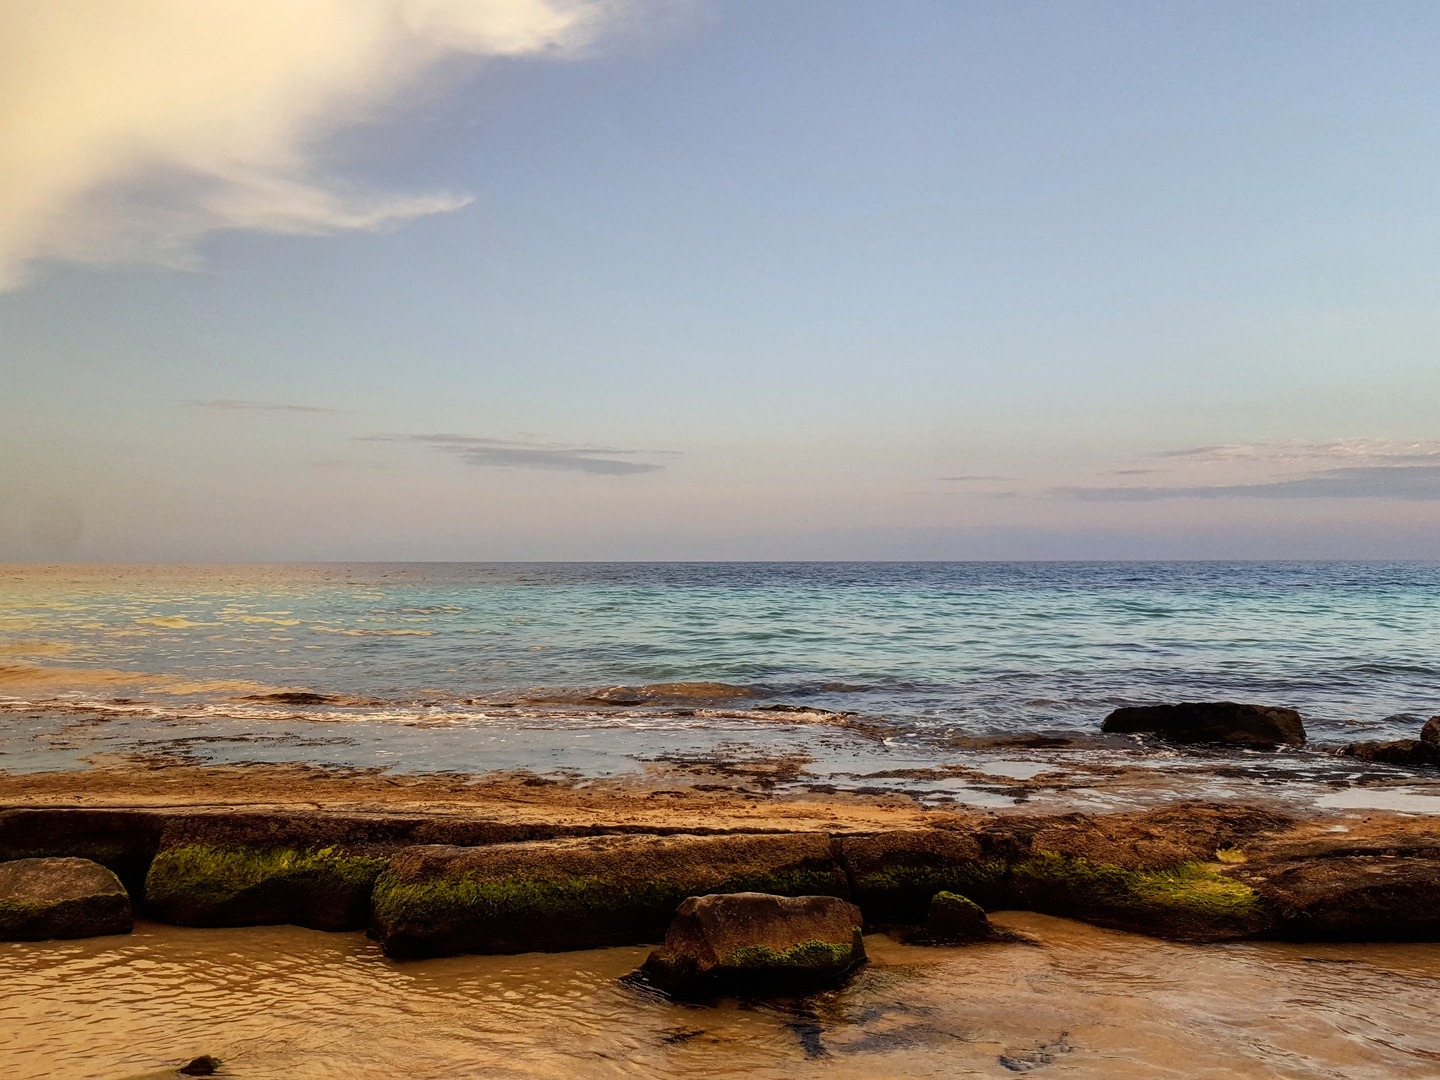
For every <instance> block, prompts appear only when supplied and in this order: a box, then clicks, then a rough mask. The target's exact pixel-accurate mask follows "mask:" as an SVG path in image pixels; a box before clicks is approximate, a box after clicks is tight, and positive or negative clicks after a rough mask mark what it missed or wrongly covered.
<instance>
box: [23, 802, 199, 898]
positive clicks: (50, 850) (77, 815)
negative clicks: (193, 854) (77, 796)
mask: <svg viewBox="0 0 1440 1080" xmlns="http://www.w3.org/2000/svg"><path fill="white" fill-rule="evenodd" d="M166 813H167V812H166V811H158V810H111V809H102V810H88V809H77V808H71V807H56V806H47V807H44V808H32V809H14V810H0V860H7V859H45V858H65V857H69V858H77V859H89V860H91V861H92V862H97V863H99V864H100V865H102V866H105V867H108V868H109V869H111V870H113V871H115V874H116V875H117V876H118V877H119V878H120V880H121V881H122V882H124V883H125V888H126V890H127V891H128V892H129V893H130V895H131V896H132V897H134V898H135V900H137V901H138V900H139V899H140V896H141V894H142V893H143V892H144V889H145V872H146V871H147V870H148V869H149V867H150V860H151V859H152V858H153V857H154V855H155V851H156V849H157V848H158V847H159V844H160V833H161V831H162V830H163V829H164V827H165V821H166ZM170 813H173V811H171V812H170Z"/></svg>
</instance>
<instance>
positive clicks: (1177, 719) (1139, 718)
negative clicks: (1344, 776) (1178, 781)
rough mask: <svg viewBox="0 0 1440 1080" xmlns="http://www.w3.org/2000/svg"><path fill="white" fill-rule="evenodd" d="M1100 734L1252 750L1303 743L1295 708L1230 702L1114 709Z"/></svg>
mask: <svg viewBox="0 0 1440 1080" xmlns="http://www.w3.org/2000/svg"><path fill="white" fill-rule="evenodd" d="M1100 730H1101V731H1103V732H1110V733H1114V734H1122V735H1137V734H1143V735H1157V736H1159V737H1160V738H1163V739H1166V740H1168V741H1169V742H1176V743H1223V744H1226V745H1229V746H1245V747H1256V748H1263V747H1274V746H1278V745H1281V744H1291V745H1302V744H1303V743H1304V742H1305V724H1304V722H1303V721H1302V720H1301V718H1300V714H1299V713H1298V712H1296V711H1295V710H1294V709H1277V708H1271V707H1270V706H1267V705H1237V704H1235V703H1234V702H1232V701H1204V702H1184V703H1181V704H1178V705H1141V706H1134V707H1127V708H1123V709H1116V710H1115V711H1114V712H1112V713H1111V714H1110V715H1109V716H1107V717H1106V718H1105V722H1104V723H1103V724H1101V726H1100Z"/></svg>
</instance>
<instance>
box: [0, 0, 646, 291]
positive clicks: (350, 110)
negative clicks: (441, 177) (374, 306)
mask: <svg viewBox="0 0 1440 1080" xmlns="http://www.w3.org/2000/svg"><path fill="white" fill-rule="evenodd" d="M618 2H619V0H0V288H3V287H7V286H14V285H16V284H18V283H20V282H21V281H22V280H23V279H24V275H25V269H26V266H27V264H28V263H30V262H31V261H32V260H35V259H44V258H53V259H66V260H72V261H78V262H84V263H107V262H139V263H152V264H159V265H164V266H172V267H183V266H188V265H191V264H192V263H193V262H194V259H195V256H194V246H195V243H196V242H197V240H199V239H200V238H201V237H203V236H204V235H205V234H207V233H210V232H213V231H216V230H221V229H253V230H260V231H264V232H272V233H292V234H320V233H328V232H335V231H340V230H347V229H362V230H373V229H379V228H383V227H385V226H387V225H390V224H393V223H397V222H401V221H405V220H407V219H410V218H414V217H417V216H419V215H422V214H431V213H437V212H442V211H446V210H453V209H456V208H457V207H459V206H462V205H464V204H465V203H466V202H467V201H468V199H467V198H465V197H464V196H460V195H455V194H451V193H443V192H442V193H432V194H422V195H395V194H390V193H383V192H367V191H362V190H357V189H355V188H353V187H352V186H349V185H347V184H345V183H344V182H342V181H340V180H339V179H337V178H335V177H334V176H331V175H327V174H326V172H325V170H324V168H323V165H322V163H321V162H320V161H319V160H318V158H317V146H318V144H319V143H320V141H321V140H323V139H324V138H325V137H326V136H328V135H331V134H333V133H334V132H335V131H337V130H339V129H341V128H343V127H345V126H347V125H351V124H354V123H357V122H361V121H363V120H365V119H367V118H369V117H371V116H373V115H375V114H376V112H377V111H378V110H379V109H380V108H381V107H382V106H384V105H385V104H386V103H387V102H389V101H391V100H392V99H393V98H394V97H395V95H396V94H397V93H399V92H401V91H403V90H405V89H406V88H409V87H412V86H413V85H414V84H415V82H416V80H417V79H418V78H419V77H420V76H421V75H422V74H423V73H424V72H425V71H426V70H427V69H430V68H431V67H433V66H434V65H435V64H436V63H437V62H439V61H440V60H442V59H444V58H446V57H447V56H452V55H456V54H469V55H473V56H479V57H487V56H489V57H495V56H522V55H527V54H537V53H538V54H546V55H556V56H565V55H573V54H574V53H575V52H576V51H577V50H579V49H581V48H583V47H584V46H585V45H586V44H588V43H589V42H590V41H591V40H592V39H593V38H594V36H595V35H596V33H598V31H599V29H600V27H601V24H602V22H603V21H604V20H606V19H607V18H612V17H614V16H615V15H616V13H617V10H618V8H617V4H618Z"/></svg>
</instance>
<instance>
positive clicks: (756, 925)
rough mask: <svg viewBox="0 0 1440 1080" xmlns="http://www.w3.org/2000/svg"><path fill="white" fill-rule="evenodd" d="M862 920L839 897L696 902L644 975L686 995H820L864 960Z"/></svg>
mask: <svg viewBox="0 0 1440 1080" xmlns="http://www.w3.org/2000/svg"><path fill="white" fill-rule="evenodd" d="M861 918H862V917H861V915H860V909H859V908H857V907H855V905H854V904H849V903H846V902H845V901H844V900H841V899H839V898H837V897H833V896H800V897H783V896H769V895H764V894H761V893H753V892H744V893H732V894H730V895H712V896H692V897H690V898H688V899H687V900H686V901H685V902H684V903H683V904H681V905H680V908H679V910H678V911H677V912H676V913H675V918H674V921H672V922H671V924H670V928H669V930H667V931H666V934H665V943H664V944H663V945H662V946H661V947H660V948H658V949H656V950H655V951H654V952H652V953H651V954H650V957H649V959H647V960H646V961H645V964H644V967H643V968H642V969H641V970H642V971H643V972H644V974H645V976H646V977H647V978H648V979H649V980H650V982H652V983H653V984H655V985H657V986H661V987H663V988H665V989H667V990H669V991H671V992H672V993H680V994H695V993H707V992H717V991H728V992H733V993H742V994H746V995H757V996H767V995H773V994H783V993H790V992H794V991H797V990H807V989H814V988H815V987H818V986H821V985H824V984H826V983H829V982H834V981H835V980H837V979H839V978H840V977H841V976H843V975H844V974H845V973H846V972H847V971H849V970H850V969H851V968H853V967H854V966H855V965H857V964H859V963H861V962H862V961H863V960H864V959H865V943H864V940H863V938H862V937H861Z"/></svg>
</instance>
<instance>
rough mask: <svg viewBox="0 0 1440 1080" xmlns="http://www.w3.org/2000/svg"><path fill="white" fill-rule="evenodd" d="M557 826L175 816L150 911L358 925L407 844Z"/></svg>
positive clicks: (311, 815) (329, 816)
mask: <svg viewBox="0 0 1440 1080" xmlns="http://www.w3.org/2000/svg"><path fill="white" fill-rule="evenodd" d="M562 828H563V827H559V826H543V825H542V826H512V825H499V824H496V823H493V822H489V821H484V820H480V821H475V820H465V819H445V818H426V817H417V816H400V815H389V814H336V813H327V812H323V811H282V812H245V813H237V812H230V813H204V812H200V813H189V814H184V815H179V816H176V817H173V818H172V819H171V820H169V821H168V822H167V823H166V825H165V827H164V830H163V833H162V835H161V837H160V841H159V851H158V852H157V853H156V854H155V857H154V860H153V861H152V863H151V865H150V870H149V873H148V875H147V876H146V879H145V892H144V896H145V913H146V914H147V915H149V916H151V917H152V918H155V919H159V920H160V921H162V922H168V923H174V924H176V925H179V926H258V925H267V924H273V923H293V924H295V925H297V926H307V927H310V928H311V929H315V930H359V929H363V928H364V927H365V926H366V925H367V924H368V923H369V921H370V891H371V889H372V888H373V886H374V884H375V879H376V878H377V877H378V876H379V875H380V871H382V870H383V869H384V868H385V867H386V865H387V864H388V863H389V861H390V857H391V856H392V855H394V854H395V853H396V852H397V851H400V850H402V849H403V848H406V847H410V846H413V845H415V844H417V843H427V842H435V841H443V842H447V843H458V844H492V843H500V842H507V841H516V840H526V839H530V838H532V837H536V836H553V835H555V833H556V832H557V831H561V829H562Z"/></svg>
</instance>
